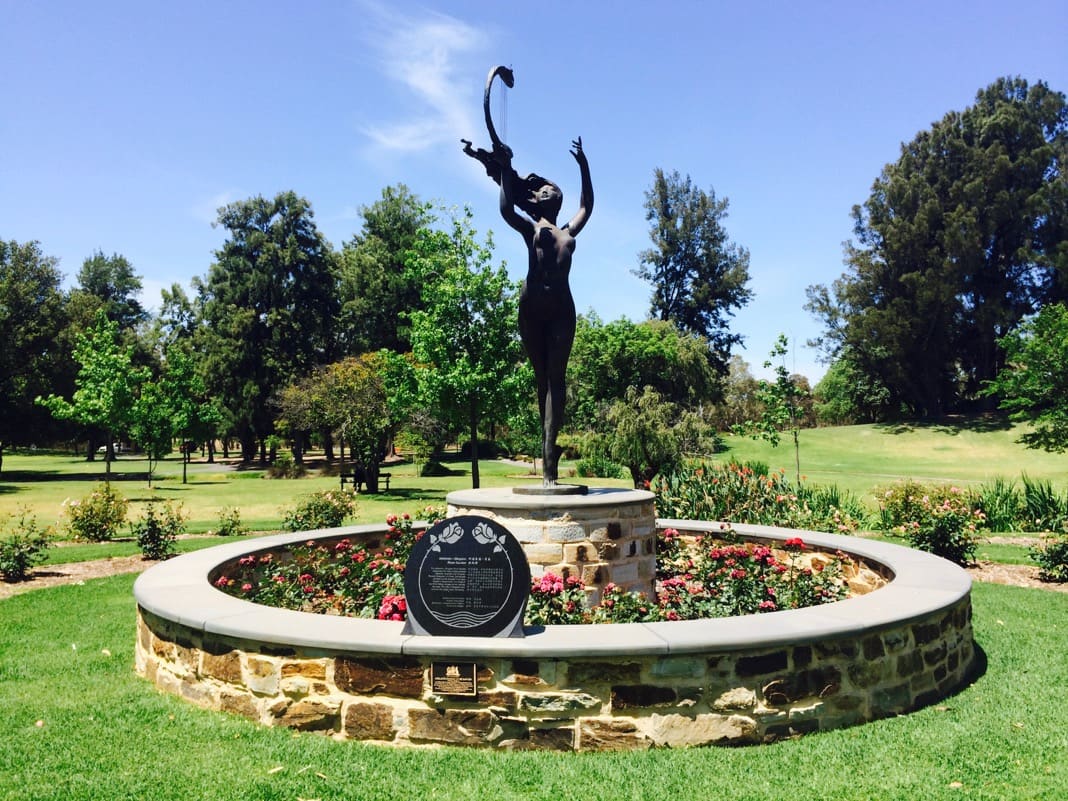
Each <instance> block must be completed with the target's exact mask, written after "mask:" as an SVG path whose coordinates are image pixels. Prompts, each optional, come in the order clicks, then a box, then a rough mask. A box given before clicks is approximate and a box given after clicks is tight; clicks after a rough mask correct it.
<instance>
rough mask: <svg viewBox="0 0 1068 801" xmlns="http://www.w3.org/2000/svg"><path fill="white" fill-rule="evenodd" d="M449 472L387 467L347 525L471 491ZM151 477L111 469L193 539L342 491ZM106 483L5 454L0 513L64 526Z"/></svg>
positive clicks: (79, 465) (170, 462)
mask: <svg viewBox="0 0 1068 801" xmlns="http://www.w3.org/2000/svg"><path fill="white" fill-rule="evenodd" d="M446 466H447V467H448V469H449V473H450V474H449V475H446V476H435V477H422V476H419V475H418V470H417V467H416V466H415V465H414V464H412V463H411V462H401V463H398V464H395V465H391V466H390V467H389V468H386V469H387V471H388V472H389V473H390V474H391V476H392V477H391V479H390V489H389V490H388V491H382V492H379V493H378V494H376V495H366V494H361V495H360V496H359V498H358V500H357V510H356V517H355V518H354V519H353V520H352V521H350V522H356V523H377V522H381V521H382V520H384V519H385V517H386V515H388V514H390V513H392V512H396V513H400V512H409V513H416V512H418V511H419V510H421V509H423V508H424V507H426V506H427V505H428V504H435V505H442V504H444V502H445V496H446V494H447V493H449V492H451V491H453V490H457V489H464V488H469V487H470V486H471V476H470V465H469V464H468V463H467V462H465V461H463V460H460V459H459V458H455V459H453V460H450V461H449V462H448V463H447V465H446ZM565 469H566V465H565ZM479 472H480V478H481V484H482V486H484V487H494V486H512V485H515V484H519V483H525V482H540V481H541V478H540V476H535V475H533V474H532V473H531V472H530V471H529V469H527V468H524V467H517V466H515V465H513V464H511V463H508V462H503V461H496V460H486V461H481V462H480V463H479ZM146 475H147V462H146V461H145V460H144V459H140V458H135V457H132V456H120V457H119V458H118V459H117V460H116V461H115V462H113V463H112V486H113V487H114V488H115V489H116V490H118V491H119V492H121V493H122V494H123V495H124V496H125V497H126V498H128V499H129V501H130V512H129V518H130V519H136V518H137V517H139V516H141V515H142V514H143V510H144V507H145V506H146V505H147V504H148V503H150V502H156V503H159V502H164V501H170V502H173V503H180V504H181V505H182V507H183V508H184V509H185V511H186V513H187V515H188V525H187V530H188V531H189V532H190V533H205V532H208V531H211V530H214V529H216V528H218V526H219V516H220V514H221V512H222V511H223V510H224V509H226V508H228V507H234V508H237V509H239V510H240V513H241V523H242V524H243V525H244V526H246V527H247V528H249V529H251V530H253V531H259V532H265V531H277V530H280V529H281V527H282V514H283V509H284V508H288V507H292V506H293V505H294V504H296V503H297V501H298V499H299V497H300V496H302V495H307V494H309V493H312V492H317V491H319V490H328V489H338V487H339V482H338V479H337V477H336V476H325V475H320V474H318V472H312V473H311V474H310V475H308V476H306V477H304V478H300V479H270V478H265V477H264V475H265V474H264V471H263V470H262V469H258V468H253V469H245V468H242V467H239V466H235V465H224V464H207V463H204V462H200V461H197V462H193V463H192V464H190V465H189V481H188V483H186V484H183V483H182V480H181V476H182V465H181V461H180V459H179V458H178V457H174V458H172V459H166V460H163V461H162V462H160V463H159V465H158V467H157V469H156V471H155V474H154V478H153V482H152V486H151V487H149V485H148V481H147V478H146ZM103 478H104V464H103V462H101V461H97V462H86V461H85V460H84V458H83V457H78V456H64V455H51V454H48V455H46V454H29V453H22V452H17V453H8V454H5V456H4V470H3V473H0V515H3V514H13V513H15V512H17V511H18V510H19V509H22V508H25V509H27V510H29V511H30V512H31V513H33V514H35V515H36V516H37V520H38V522H39V523H40V524H41V525H52V526H57V527H61V526H62V523H63V517H62V514H63V509H64V503H65V502H69V501H72V500H77V499H79V498H83V497H85V496H86V495H88V494H89V492H91V491H92V489H93V488H94V487H95V486H96V485H97V484H98V483H100V482H101V481H103ZM583 482H584V483H587V484H591V485H611V486H625V485H626V482H623V481H615V480H611V479H583Z"/></svg>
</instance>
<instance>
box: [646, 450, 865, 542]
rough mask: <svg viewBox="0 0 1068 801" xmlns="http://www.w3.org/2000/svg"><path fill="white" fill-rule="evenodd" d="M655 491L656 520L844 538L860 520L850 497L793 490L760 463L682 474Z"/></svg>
mask: <svg viewBox="0 0 1068 801" xmlns="http://www.w3.org/2000/svg"><path fill="white" fill-rule="evenodd" d="M762 470H764V471H765V472H761V471H762ZM655 489H656V493H657V499H656V511H657V515H658V516H660V517H667V518H678V519H683V520H726V521H730V522H732V523H754V524H758V525H768V526H785V527H787V528H801V529H810V530H814V531H829V532H833V533H837V534H849V533H851V532H853V531H856V530H857V528H859V526H860V520H861V519H863V517H864V516H865V511H864V508H863V506H862V505H861V503H860V501H859V500H858V499H857V498H856V496H854V495H852V494H851V493H843V492H842V491H840V490H839V489H838V488H837V487H829V488H826V487H823V488H821V487H809V486H807V485H804V484H801V485H799V486H796V487H795V486H794V484H793V483H792V482H791V481H790V480H789V479H788V478H786V476H785V474H784V472H783V471H781V470H780V471H777V472H773V473H768V472H766V467H765V465H763V464H761V463H753V464H745V465H740V464H736V463H729V464H726V465H697V466H692V467H687V468H682V469H679V470H675V471H673V472H671V473H670V474H668V475H666V476H663V477H662V478H661V479H660V480H659V481H658V483H657V485H656V487H655Z"/></svg>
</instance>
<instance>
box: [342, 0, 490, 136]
mask: <svg viewBox="0 0 1068 801" xmlns="http://www.w3.org/2000/svg"><path fill="white" fill-rule="evenodd" d="M361 5H362V6H363V7H364V8H366V11H367V13H368V15H369V16H371V17H373V18H374V21H375V23H376V24H375V25H373V26H371V29H372V30H373V33H371V34H370V36H369V37H368V44H369V45H371V46H372V47H373V48H374V49H375V50H377V52H378V58H379V65H380V68H381V70H382V72H383V75H384V77H385V78H386V80H387V81H391V82H393V83H395V84H397V85H398V86H399V88H400V89H401V91H402V92H404V93H405V94H406V95H407V98H408V99H409V100H412V101H414V106H415V111H414V114H416V115H417V116H416V117H415V118H414V119H407V120H397V121H393V122H382V123H376V124H372V125H367V126H364V128H363V133H364V134H365V135H366V136H367V137H368V138H369V139H370V140H371V142H372V144H373V146H374V147H375V148H376V149H379V150H387V151H397V152H414V151H419V150H425V149H427V148H430V147H433V146H434V145H436V144H439V143H441V142H456V141H457V140H458V139H460V138H461V137H464V136H470V135H471V134H472V132H474V131H475V130H476V129H477V128H476V122H475V120H474V119H473V117H472V115H471V110H472V109H473V108H477V106H475V105H474V104H473V103H472V102H471V101H472V98H471V96H470V87H471V81H470V75H469V72H470V68H469V66H468V59H467V58H465V56H469V55H471V54H475V53H478V52H479V51H480V50H481V49H482V48H483V46H484V44H485V41H486V35H485V34H484V33H483V31H481V30H479V29H478V28H475V27H473V26H471V25H468V24H467V23H465V22H462V21H461V20H458V19H456V18H454V17H450V16H447V15H445V14H440V13H437V12H429V11H425V12H421V13H420V14H419V15H418V16H414V15H413V16H404V15H403V14H401V13H399V12H396V11H394V10H392V9H388V8H386V7H385V6H382V5H379V4H377V3H362V4H361ZM461 76H462V77H461Z"/></svg>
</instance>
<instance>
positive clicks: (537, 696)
mask: <svg viewBox="0 0 1068 801" xmlns="http://www.w3.org/2000/svg"><path fill="white" fill-rule="evenodd" d="M600 708H601V699H600V698H598V697H597V696H595V695H590V694H589V693H582V692H574V693H526V694H524V695H522V696H520V698H519V709H520V710H522V711H524V712H527V713H530V714H543V715H562V714H578V713H581V712H588V711H589V710H591V709H600Z"/></svg>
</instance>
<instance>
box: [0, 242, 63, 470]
mask: <svg viewBox="0 0 1068 801" xmlns="http://www.w3.org/2000/svg"><path fill="white" fill-rule="evenodd" d="M61 281H62V275H61V274H60V272H59V270H58V269H57V267H56V259H55V258H53V257H51V256H45V255H44V254H43V253H42V252H41V247H40V245H39V244H38V243H37V242H25V243H19V242H15V241H10V242H5V241H3V240H0V343H2V346H0V468H2V467H3V460H4V448H5V447H6V446H7V445H9V444H29V443H31V442H33V441H34V437H41V436H46V435H47V434H48V423H49V415H48V412H47V411H45V410H44V409H42V408H41V407H40V406H39V405H37V404H35V403H34V398H36V397H37V396H38V395H41V394H45V393H48V392H51V391H55V390H56V389H62V387H61V386H57V385H60V384H63V383H64V381H63V376H64V375H65V370H64V363H65V361H66V358H65V356H64V354H63V352H62V349H61V348H59V347H57V339H58V337H57V334H58V332H60V331H62V330H63V329H64V328H65V327H66V310H65V307H64V299H63V293H62V292H61V290H60V283H61Z"/></svg>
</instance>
